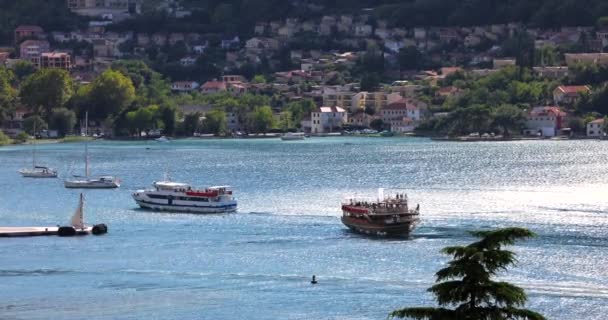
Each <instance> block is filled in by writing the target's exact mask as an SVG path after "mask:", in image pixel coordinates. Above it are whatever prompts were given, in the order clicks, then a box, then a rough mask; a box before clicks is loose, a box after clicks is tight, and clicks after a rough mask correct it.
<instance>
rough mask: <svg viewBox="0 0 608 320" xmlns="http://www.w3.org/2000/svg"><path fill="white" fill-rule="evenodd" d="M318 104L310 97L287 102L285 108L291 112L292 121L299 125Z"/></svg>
mask: <svg viewBox="0 0 608 320" xmlns="http://www.w3.org/2000/svg"><path fill="white" fill-rule="evenodd" d="M316 107H317V105H316V104H315V103H314V102H313V101H312V100H310V99H304V100H300V101H294V102H290V103H289V104H287V106H286V107H285V110H287V111H289V112H290V113H291V119H292V122H293V123H294V124H295V125H296V127H299V125H300V122H302V119H304V117H306V116H309V115H310V113H311V112H312V111H313V110H314V109H315V108H316Z"/></svg>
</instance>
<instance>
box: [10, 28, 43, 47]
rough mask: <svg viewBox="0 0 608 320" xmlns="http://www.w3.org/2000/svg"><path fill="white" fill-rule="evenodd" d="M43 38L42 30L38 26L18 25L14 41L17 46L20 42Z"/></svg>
mask: <svg viewBox="0 0 608 320" xmlns="http://www.w3.org/2000/svg"><path fill="white" fill-rule="evenodd" d="M42 36H44V30H43V29H42V28H41V27H39V26H33V25H20V26H18V27H17V28H16V29H15V36H14V41H15V44H19V43H20V42H21V41H22V40H24V39H28V38H40V37H42Z"/></svg>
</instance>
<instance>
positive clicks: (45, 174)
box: [19, 117, 57, 178]
mask: <svg viewBox="0 0 608 320" xmlns="http://www.w3.org/2000/svg"><path fill="white" fill-rule="evenodd" d="M37 120H38V119H37V117H35V118H34V140H33V141H32V167H31V168H24V169H21V170H19V173H20V174H21V176H23V177H24V178H57V170H55V169H51V168H49V167H45V166H39V165H37V164H36V122H37Z"/></svg>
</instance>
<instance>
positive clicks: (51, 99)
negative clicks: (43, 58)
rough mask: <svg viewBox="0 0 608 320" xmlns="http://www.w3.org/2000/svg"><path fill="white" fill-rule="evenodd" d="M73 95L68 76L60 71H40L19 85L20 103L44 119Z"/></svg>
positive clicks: (52, 69) (54, 69) (65, 72)
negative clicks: (41, 115)
mask: <svg viewBox="0 0 608 320" xmlns="http://www.w3.org/2000/svg"><path fill="white" fill-rule="evenodd" d="M73 93H74V88H73V84H72V78H71V77H70V74H69V73H68V72H67V71H65V70H62V69H57V68H50V69H41V70H38V71H37V72H36V73H34V74H32V75H30V76H28V77H27V78H26V79H25V81H24V82H23V83H22V84H21V91H20V97H21V102H23V103H25V104H26V105H27V106H29V107H31V108H33V109H34V110H36V111H37V112H39V113H41V114H43V115H44V116H45V117H48V116H50V114H51V111H52V110H53V109H55V108H61V107H63V105H64V104H65V103H66V102H67V101H68V99H70V97H71V96H72V94H73Z"/></svg>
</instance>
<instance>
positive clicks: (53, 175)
mask: <svg viewBox="0 0 608 320" xmlns="http://www.w3.org/2000/svg"><path fill="white" fill-rule="evenodd" d="M19 173H20V174H21V176H23V177H24V178H57V173H56V172H41V171H29V170H20V171H19Z"/></svg>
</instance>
